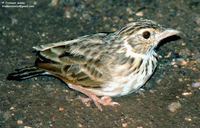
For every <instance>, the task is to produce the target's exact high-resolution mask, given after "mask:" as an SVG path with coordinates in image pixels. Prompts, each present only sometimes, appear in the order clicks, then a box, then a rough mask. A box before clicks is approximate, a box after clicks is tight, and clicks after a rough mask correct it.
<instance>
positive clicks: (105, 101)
mask: <svg viewBox="0 0 200 128" xmlns="http://www.w3.org/2000/svg"><path fill="white" fill-rule="evenodd" d="M68 85H69V87H70V88H71V89H74V90H76V91H79V92H81V93H83V94H85V95H86V96H88V97H89V98H90V99H91V100H93V102H94V104H95V105H96V106H97V108H98V109H99V110H100V111H102V110H103V109H102V107H101V105H104V106H115V105H119V103H117V102H113V101H112V98H111V97H109V96H103V97H101V98H99V97H97V96H96V95H95V94H94V93H92V92H91V91H89V90H87V89H85V88H84V87H81V86H79V85H73V84H68ZM81 99H82V98H81ZM83 100H84V99H83ZM84 101H86V102H87V101H88V99H87V100H84ZM84 101H83V102H84Z"/></svg>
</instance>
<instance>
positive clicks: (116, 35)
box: [7, 19, 181, 111]
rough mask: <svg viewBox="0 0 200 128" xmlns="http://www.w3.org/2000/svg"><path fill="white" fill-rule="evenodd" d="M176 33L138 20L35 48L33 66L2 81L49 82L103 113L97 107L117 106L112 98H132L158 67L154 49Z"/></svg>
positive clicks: (158, 25) (18, 70)
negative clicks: (46, 79) (80, 96)
mask: <svg viewBox="0 0 200 128" xmlns="http://www.w3.org/2000/svg"><path fill="white" fill-rule="evenodd" d="M180 33H181V32H180V31H178V30H175V29H171V28H166V27H163V26H162V25H160V24H158V23H157V22H155V21H153V20H148V19H138V20H135V21H133V22H131V23H128V24H127V25H125V26H124V27H122V28H121V29H119V30H116V31H115V32H109V33H97V34H91V35H85V36H81V37H78V38H76V39H73V40H67V41H61V42H57V43H50V44H44V45H40V46H35V47H33V49H34V50H35V51H36V60H35V63H34V64H33V65H32V66H27V67H24V68H21V69H16V70H15V71H14V72H13V73H10V74H8V76H7V79H8V80H17V81H21V80H24V79H28V78H32V77H36V76H40V75H50V76H54V77H56V78H58V79H60V80H61V81H63V82H64V83H66V85H68V87H69V88H71V89H73V90H75V91H78V92H80V93H83V94H84V95H86V96H87V97H88V98H89V99H90V100H91V101H93V102H94V104H95V105H96V107H97V108H98V109H99V110H101V111H102V110H103V109H102V106H116V105H119V103H118V102H114V101H113V100H112V97H120V96H124V95H128V94H131V93H133V92H137V91H138V90H139V89H140V88H141V87H142V86H143V85H145V83H146V82H147V81H148V80H149V79H150V77H151V76H152V74H153V73H154V71H155V69H156V67H157V65H158V54H157V52H156V49H157V48H158V47H159V46H160V45H161V44H162V43H163V42H164V41H167V39H171V40H172V38H171V37H180Z"/></svg>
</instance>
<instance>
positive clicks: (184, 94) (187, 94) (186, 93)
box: [182, 92, 192, 96]
mask: <svg viewBox="0 0 200 128" xmlns="http://www.w3.org/2000/svg"><path fill="white" fill-rule="evenodd" d="M190 95H192V92H183V93H182V96H190Z"/></svg>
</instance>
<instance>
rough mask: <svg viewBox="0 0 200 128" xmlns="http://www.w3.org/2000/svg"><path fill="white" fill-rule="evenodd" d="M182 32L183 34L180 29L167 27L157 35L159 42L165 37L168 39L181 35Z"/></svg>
mask: <svg viewBox="0 0 200 128" xmlns="http://www.w3.org/2000/svg"><path fill="white" fill-rule="evenodd" d="M180 34H181V32H180V31H177V30H174V29H166V30H164V31H163V32H161V33H160V34H158V35H157V36H156V40H157V44H158V43H159V42H160V41H162V40H163V39H166V38H168V37H171V36H180Z"/></svg>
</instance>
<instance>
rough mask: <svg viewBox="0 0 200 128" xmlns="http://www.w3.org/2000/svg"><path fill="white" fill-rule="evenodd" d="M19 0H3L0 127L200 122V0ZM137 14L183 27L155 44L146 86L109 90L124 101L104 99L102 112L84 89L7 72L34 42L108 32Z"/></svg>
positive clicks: (168, 126) (153, 126) (105, 127)
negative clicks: (154, 64)
mask: <svg viewBox="0 0 200 128" xmlns="http://www.w3.org/2000/svg"><path fill="white" fill-rule="evenodd" d="M22 1H23V0H22ZM53 1H54V2H55V3H56V1H57V0H53ZM4 2H6V1H4ZM23 2H24V4H29V5H32V7H24V8H19V7H18V8H11V7H3V6H2V5H1V7H0V19H1V21H0V32H1V38H0V67H1V72H0V127H2V128H13V127H19V128H31V127H32V128H47V127H52V128H66V127H67V128H68V127H69V128H76V127H80V128H113V127H115V128H121V127H127V128H173V127H177V128H178V127H179V128H183V127H184V128H197V127H199V124H200V102H199V101H200V92H199V91H200V77H199V76H200V38H199V37H200V14H199V12H200V2H199V1H198V0H190V1H189V0H170V1H159V0H154V1H153V0H133V1H131V0H127V1H114V0H101V1H94V0H87V1H86V0H83V1H81V2H80V1H78V0H65V1H64V0H63V1H61V2H59V3H57V5H56V4H54V5H53V4H51V2H50V1H48V0H43V1H39V0H38V1H33V0H30V1H28V2H27V1H23ZM2 4H3V3H2ZM7 4H9V3H7ZM21 4H23V3H21ZM138 18H147V19H152V20H155V21H157V22H158V23H160V24H162V25H164V26H165V27H170V28H174V29H177V30H180V31H181V32H182V33H183V37H182V39H181V40H178V41H173V42H170V43H167V44H165V45H164V46H162V47H160V49H159V50H158V54H159V55H160V58H159V65H158V68H157V70H156V72H155V74H154V75H153V77H152V78H151V79H150V80H149V81H148V82H147V83H146V85H145V87H144V89H145V90H146V91H144V92H143V93H142V94H130V95H128V96H124V97H117V98H114V101H117V102H119V103H120V104H121V106H118V107H114V108H113V107H103V111H102V112H100V111H99V110H98V109H97V108H96V107H95V106H94V105H93V104H91V106H90V107H86V106H85V105H84V104H83V103H82V102H80V100H79V99H78V97H79V96H84V95H82V94H80V93H79V92H76V91H73V90H71V89H69V88H68V87H67V86H66V85H65V84H64V83H63V82H61V81H60V80H58V79H56V78H53V77H48V76H43V77H36V78H33V79H28V80H25V81H21V82H17V81H8V80H6V76H7V74H8V73H10V72H12V71H13V70H14V69H15V68H20V67H23V66H26V65H31V64H32V63H33V62H34V58H35V57H34V53H32V46H36V45H41V44H47V43H52V42H57V41H62V40H70V39H74V38H76V37H79V36H83V35H87V34H93V33H98V32H112V31H115V30H117V29H119V28H121V27H122V26H124V25H125V24H127V23H129V22H131V21H133V20H135V19H138Z"/></svg>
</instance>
